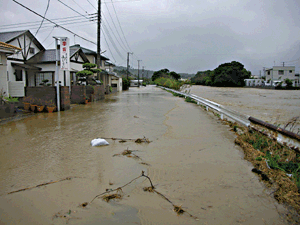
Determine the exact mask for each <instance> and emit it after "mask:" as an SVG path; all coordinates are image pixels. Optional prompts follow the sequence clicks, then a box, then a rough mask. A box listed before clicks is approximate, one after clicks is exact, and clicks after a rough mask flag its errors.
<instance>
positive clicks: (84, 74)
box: [76, 63, 102, 84]
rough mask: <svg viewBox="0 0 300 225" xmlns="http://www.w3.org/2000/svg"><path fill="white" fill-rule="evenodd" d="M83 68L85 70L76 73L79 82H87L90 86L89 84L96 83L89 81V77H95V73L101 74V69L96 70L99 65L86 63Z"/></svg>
mask: <svg viewBox="0 0 300 225" xmlns="http://www.w3.org/2000/svg"><path fill="white" fill-rule="evenodd" d="M82 67H83V68H84V70H81V71H78V72H77V73H76V76H78V77H79V78H78V80H80V81H85V82H86V84H88V82H90V83H94V82H95V81H91V80H90V81H88V80H89V77H90V76H92V75H94V73H98V72H99V73H100V72H101V71H102V70H101V69H95V67H97V65H96V64H94V63H84V64H83V65H82Z"/></svg>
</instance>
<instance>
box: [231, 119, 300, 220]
mask: <svg viewBox="0 0 300 225" xmlns="http://www.w3.org/2000/svg"><path fill="white" fill-rule="evenodd" d="M229 124H230V126H231V127H232V128H233V131H235V132H236V134H237V138H236V139H235V143H236V144H238V145H240V146H241V147H242V149H243V151H244V158H245V159H246V160H247V161H249V162H251V163H252V164H253V166H254V168H253V169H252V172H254V173H256V174H257V175H258V176H259V177H260V179H261V181H263V182H264V183H265V184H266V186H267V187H269V188H271V189H272V190H273V191H272V194H273V195H274V198H275V199H276V200H277V201H278V202H279V203H284V204H287V205H289V206H292V207H293V208H294V210H295V211H296V212H297V215H296V216H295V215H294V216H292V215H293V214H291V215H288V217H289V218H290V219H291V221H292V222H295V221H297V222H300V219H299V214H300V154H299V153H298V152H295V151H294V150H292V149H290V148H288V147H287V146H285V145H281V144H279V143H278V142H277V141H276V140H272V139H270V138H269V137H267V136H265V135H264V134H262V133H260V132H258V131H254V130H247V129H246V128H240V127H238V125H237V124H233V123H231V122H229Z"/></svg>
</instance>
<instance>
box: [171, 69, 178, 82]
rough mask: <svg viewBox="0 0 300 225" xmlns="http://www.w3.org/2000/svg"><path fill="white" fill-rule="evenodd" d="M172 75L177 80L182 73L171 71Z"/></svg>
mask: <svg viewBox="0 0 300 225" xmlns="http://www.w3.org/2000/svg"><path fill="white" fill-rule="evenodd" d="M170 76H172V77H173V78H174V79H176V80H178V79H180V74H178V73H176V72H174V71H172V72H170Z"/></svg>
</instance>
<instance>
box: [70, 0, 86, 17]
mask: <svg viewBox="0 0 300 225" xmlns="http://www.w3.org/2000/svg"><path fill="white" fill-rule="evenodd" d="M72 1H73V2H74V3H75V4H76V5H78V6H79V8H81V9H82V10H83V11H84V12H85V13H86V14H88V12H87V11H85V9H84V8H82V7H81V6H80V5H79V4H78V3H77V2H76V1H75V0H72Z"/></svg>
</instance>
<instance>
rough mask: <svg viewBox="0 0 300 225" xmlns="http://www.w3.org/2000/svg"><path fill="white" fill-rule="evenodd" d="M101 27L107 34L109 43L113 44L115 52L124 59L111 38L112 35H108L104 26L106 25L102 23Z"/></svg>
mask: <svg viewBox="0 0 300 225" xmlns="http://www.w3.org/2000/svg"><path fill="white" fill-rule="evenodd" d="M103 28H104V31H105V33H106V34H107V35H108V37H109V39H110V42H111V44H112V45H113V47H114V49H115V50H116V52H117V53H118V55H119V56H120V57H121V58H122V59H124V58H123V56H122V54H121V52H120V51H119V49H118V47H117V46H116V44H115V42H114V40H113V39H112V37H111V36H110V33H109V32H108V31H107V28H106V26H105V25H104V24H103Z"/></svg>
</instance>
